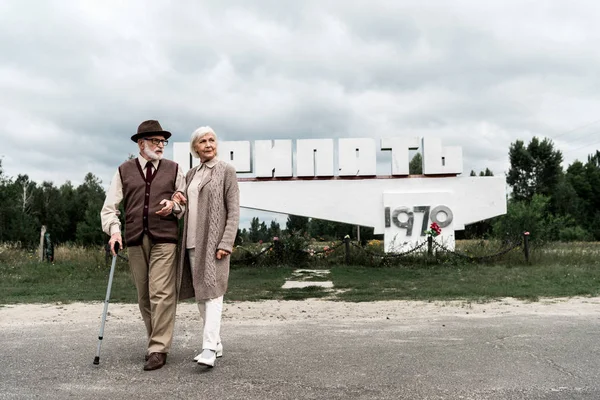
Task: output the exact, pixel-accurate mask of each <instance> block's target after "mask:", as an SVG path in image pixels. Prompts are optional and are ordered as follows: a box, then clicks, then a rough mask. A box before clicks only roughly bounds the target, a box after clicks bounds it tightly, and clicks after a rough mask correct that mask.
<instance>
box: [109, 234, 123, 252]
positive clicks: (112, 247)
mask: <svg viewBox="0 0 600 400" xmlns="http://www.w3.org/2000/svg"><path fill="white" fill-rule="evenodd" d="M115 243H119V249H122V248H123V239H121V232H116V233H113V234H112V235H110V240H109V241H108V244H109V246H110V253H111V254H112V255H113V256H116V255H117V253H115Z"/></svg>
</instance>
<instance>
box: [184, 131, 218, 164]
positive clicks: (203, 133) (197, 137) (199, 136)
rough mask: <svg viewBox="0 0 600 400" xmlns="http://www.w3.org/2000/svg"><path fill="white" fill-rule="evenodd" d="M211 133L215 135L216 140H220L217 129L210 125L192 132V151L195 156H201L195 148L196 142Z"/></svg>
mask: <svg viewBox="0 0 600 400" xmlns="http://www.w3.org/2000/svg"><path fill="white" fill-rule="evenodd" d="M209 133H210V134H212V135H213V136H214V137H215V140H218V138H217V134H216V133H215V131H213V129H212V128H211V127H210V126H201V127H200V128H198V129H196V130H195V131H194V132H192V137H191V138H190V152H191V153H192V155H193V156H194V157H195V158H200V154H198V153H197V152H196V149H194V144H195V143H196V142H197V141H198V140H200V139H202V138H203V137H204V136H206V135H208V134H209Z"/></svg>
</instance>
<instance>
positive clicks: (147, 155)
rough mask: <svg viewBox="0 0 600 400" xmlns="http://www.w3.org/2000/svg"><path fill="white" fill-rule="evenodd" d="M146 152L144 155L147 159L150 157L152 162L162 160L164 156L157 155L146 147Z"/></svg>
mask: <svg viewBox="0 0 600 400" xmlns="http://www.w3.org/2000/svg"><path fill="white" fill-rule="evenodd" d="M142 151H143V152H144V154H145V155H146V157H148V158H149V159H151V160H160V159H162V157H163V155H162V154H161V155H158V154H157V153H155V152H153V151H152V150H150V149H149V148H147V147H144V150H142Z"/></svg>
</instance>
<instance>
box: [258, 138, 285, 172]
mask: <svg viewBox="0 0 600 400" xmlns="http://www.w3.org/2000/svg"><path fill="white" fill-rule="evenodd" d="M254 157H255V158H254V169H255V171H256V176H257V177H258V178H274V177H290V176H292V141H291V140H273V141H271V140H256V141H255V142H254Z"/></svg>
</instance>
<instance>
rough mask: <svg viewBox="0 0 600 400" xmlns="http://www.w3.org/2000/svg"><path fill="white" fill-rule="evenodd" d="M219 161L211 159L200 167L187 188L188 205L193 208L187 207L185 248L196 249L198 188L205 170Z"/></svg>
mask: <svg viewBox="0 0 600 400" xmlns="http://www.w3.org/2000/svg"><path fill="white" fill-rule="evenodd" d="M218 162H219V160H218V159H217V157H215V158H213V159H212V160H210V161H207V162H205V163H204V164H201V165H200V167H199V168H200V171H199V173H196V174H195V175H194V178H193V179H192V181H191V182H190V184H189V186H188V188H187V200H188V204H193V205H194V207H188V211H187V212H188V216H187V225H188V234H187V240H186V248H187V249H193V248H194V247H196V244H195V243H196V224H197V221H198V207H197V205H198V193H199V188H200V186H201V185H202V182H204V178H205V177H206V173H207V168H211V169H212V168H213V167H214V166H215V165H216V164H217V163H218Z"/></svg>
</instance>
